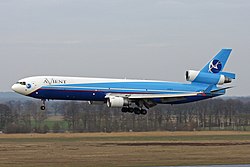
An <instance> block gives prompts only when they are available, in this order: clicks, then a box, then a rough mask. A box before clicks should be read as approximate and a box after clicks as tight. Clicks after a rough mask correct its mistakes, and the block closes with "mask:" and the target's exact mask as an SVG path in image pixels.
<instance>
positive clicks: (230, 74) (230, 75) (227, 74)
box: [220, 72, 235, 79]
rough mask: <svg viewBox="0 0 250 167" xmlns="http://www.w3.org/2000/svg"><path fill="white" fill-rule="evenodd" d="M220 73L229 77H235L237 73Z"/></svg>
mask: <svg viewBox="0 0 250 167" xmlns="http://www.w3.org/2000/svg"><path fill="white" fill-rule="evenodd" d="M220 74H222V75H225V76H226V77H228V78H231V79H235V74H234V73H230V72H220Z"/></svg>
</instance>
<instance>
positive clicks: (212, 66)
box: [208, 59, 222, 73]
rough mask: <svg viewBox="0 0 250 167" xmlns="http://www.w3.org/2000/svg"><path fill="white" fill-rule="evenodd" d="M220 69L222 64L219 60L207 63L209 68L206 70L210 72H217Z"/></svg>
mask: <svg viewBox="0 0 250 167" xmlns="http://www.w3.org/2000/svg"><path fill="white" fill-rule="evenodd" d="M221 69H222V64H221V62H220V61H219V60H216V59H215V60H212V61H211V62H210V64H209V70H208V72H211V73H218V72H220V71H221Z"/></svg>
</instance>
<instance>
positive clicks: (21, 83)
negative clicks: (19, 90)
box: [17, 82, 26, 85]
mask: <svg viewBox="0 0 250 167" xmlns="http://www.w3.org/2000/svg"><path fill="white" fill-rule="evenodd" d="M17 84H20V85H26V82H17Z"/></svg>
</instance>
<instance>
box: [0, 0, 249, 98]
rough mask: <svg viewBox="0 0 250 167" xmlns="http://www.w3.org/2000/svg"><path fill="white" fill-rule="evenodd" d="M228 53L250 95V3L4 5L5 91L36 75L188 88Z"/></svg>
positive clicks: (30, 0) (138, 0) (10, 0)
mask: <svg viewBox="0 0 250 167" xmlns="http://www.w3.org/2000/svg"><path fill="white" fill-rule="evenodd" d="M222 48H232V49H233V52H232V54H231V57H230V58H229V62H228V63H227V65H226V67H225V70H226V71H231V72H235V73H236V74H237V80H236V81H234V83H233V85H235V86H236V87H235V88H234V89H231V90H229V91H228V93H227V94H228V95H231V96H248V95H250V89H249V87H248V85H249V84H250V77H249V76H250V74H249V70H250V1H249V0H209V1H208V0H105V1H104V0H0V55H1V61H0V68H1V69H0V76H1V86H0V91H11V89H10V87H11V85H12V84H13V83H15V82H16V81H17V80H19V79H21V78H24V77H28V76H35V75H62V76H88V77H111V78H136V79H157V80H166V81H180V82H185V78H184V74H185V71H186V70H188V69H196V70H199V69H201V68H202V67H203V66H204V65H205V64H206V63H207V62H208V61H209V60H210V59H211V58H212V57H213V56H214V55H215V54H216V53H217V52H219V51H220V49H222Z"/></svg>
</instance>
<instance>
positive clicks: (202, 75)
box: [186, 70, 235, 85]
mask: <svg viewBox="0 0 250 167" xmlns="http://www.w3.org/2000/svg"><path fill="white" fill-rule="evenodd" d="M232 79H235V74H233V73H228V72H219V73H208V72H201V71H194V70H188V71H186V80H187V81H190V82H199V83H206V84H215V85H216V84H219V85H223V84H225V83H230V82H232Z"/></svg>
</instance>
